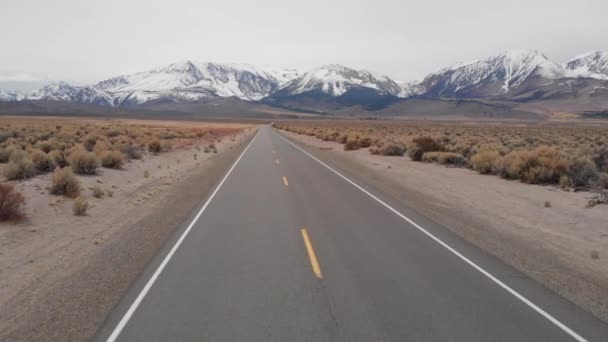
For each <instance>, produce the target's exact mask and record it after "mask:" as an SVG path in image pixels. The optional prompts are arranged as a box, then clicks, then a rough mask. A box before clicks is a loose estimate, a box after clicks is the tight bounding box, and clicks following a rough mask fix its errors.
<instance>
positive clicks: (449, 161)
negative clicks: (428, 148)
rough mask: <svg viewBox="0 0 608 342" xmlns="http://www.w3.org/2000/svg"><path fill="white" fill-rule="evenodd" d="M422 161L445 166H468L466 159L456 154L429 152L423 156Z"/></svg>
mask: <svg viewBox="0 0 608 342" xmlns="http://www.w3.org/2000/svg"><path fill="white" fill-rule="evenodd" d="M422 161H424V162H435V163H439V164H444V165H466V162H467V161H466V159H465V158H464V157H463V156H462V155H461V154H459V153H455V152H427V153H425V154H423V155H422Z"/></svg>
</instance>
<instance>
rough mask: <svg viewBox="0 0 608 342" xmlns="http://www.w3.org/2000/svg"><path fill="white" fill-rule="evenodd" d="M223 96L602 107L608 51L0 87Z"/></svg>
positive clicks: (68, 93) (10, 96)
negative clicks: (555, 57) (414, 77)
mask: <svg viewBox="0 0 608 342" xmlns="http://www.w3.org/2000/svg"><path fill="white" fill-rule="evenodd" d="M219 98H234V99H238V100H241V101H246V102H252V103H259V104H264V105H269V106H275V107H282V108H288V109H293V110H305V111H314V112H322V113H332V112H336V111H343V110H344V109H345V108H358V109H361V110H374V111H376V110H383V109H385V108H387V107H390V106H393V105H395V104H398V103H401V102H403V101H407V100H412V99H417V100H421V99H424V100H451V101H453V100H479V101H486V102H487V101H506V102H510V103H526V104H537V103H541V104H546V103H547V101H550V102H551V103H558V102H559V103H561V102H564V101H568V104H569V105H570V107H571V108H574V109H575V110H577V106H576V105H574V106H572V104H573V103H574V104H580V106H579V107H580V108H579V109H580V110H588V109H603V110H605V109H606V108H608V53H605V52H590V53H586V54H583V55H580V56H577V57H575V58H573V59H571V60H569V61H567V62H566V63H556V62H553V61H551V60H549V59H548V58H547V57H546V56H545V55H544V54H542V53H541V52H538V51H535V50H516V51H506V52H503V53H500V54H498V55H495V56H491V57H488V58H485V59H481V60H478V61H474V62H470V63H460V64H457V65H454V66H451V67H447V68H443V69H440V70H438V71H436V72H434V73H431V74H430V75H428V76H427V77H425V78H424V79H423V80H422V81H420V82H400V81H396V80H393V79H391V78H389V77H388V76H384V75H379V74H376V73H373V72H370V71H366V70H356V69H352V68H348V67H345V66H342V65H337V64H329V65H324V66H321V67H318V68H315V69H313V70H309V71H307V72H301V71H298V70H292V69H280V68H258V67H255V66H252V65H248V64H234V63H232V64H229V63H208V62H196V61H182V62H178V63H173V64H170V65H167V66H163V67H159V68H155V69H152V70H148V71H144V72H139V73H135V74H129V75H121V76H117V77H113V78H110V79H107V80H104V81H101V82H98V83H95V84H91V85H87V86H72V85H70V84H68V83H65V82H57V83H52V84H49V85H47V86H45V87H42V88H40V89H38V90H36V91H33V92H31V93H29V94H23V93H20V92H16V91H15V92H7V91H0V101H5V102H7V101H9V102H23V101H25V102H31V101H60V102H69V103H77V104H93V105H102V106H109V107H128V108H131V107H138V106H147V107H150V106H154V105H167V104H181V103H190V104H191V103H198V102H209V101H212V100H213V99H219ZM556 101H557V102H556ZM560 101H561V102H560ZM419 102H420V101H418V102H417V103H419Z"/></svg>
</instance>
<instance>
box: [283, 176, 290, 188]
mask: <svg viewBox="0 0 608 342" xmlns="http://www.w3.org/2000/svg"><path fill="white" fill-rule="evenodd" d="M283 183H285V186H288V185H289V183H287V177H285V176H283Z"/></svg>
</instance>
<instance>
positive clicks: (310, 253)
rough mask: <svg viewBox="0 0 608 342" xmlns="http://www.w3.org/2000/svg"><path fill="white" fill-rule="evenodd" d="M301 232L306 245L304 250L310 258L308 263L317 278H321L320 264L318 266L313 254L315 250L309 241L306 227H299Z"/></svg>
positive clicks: (315, 256)
mask: <svg viewBox="0 0 608 342" xmlns="http://www.w3.org/2000/svg"><path fill="white" fill-rule="evenodd" d="M300 232H301V233H302V238H303V239H304V245H305V246H306V251H307V252H308V258H309V259H310V265H311V266H312V271H313V273H314V274H315V276H317V278H319V279H323V274H322V273H321V266H319V260H317V255H316V254H315V250H314V249H313V248H312V243H311V242H310V238H309V237H308V232H307V231H306V228H302V229H300Z"/></svg>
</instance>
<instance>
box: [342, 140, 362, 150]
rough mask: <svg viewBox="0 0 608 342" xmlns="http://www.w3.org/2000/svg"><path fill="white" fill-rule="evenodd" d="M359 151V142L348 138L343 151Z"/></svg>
mask: <svg viewBox="0 0 608 342" xmlns="http://www.w3.org/2000/svg"><path fill="white" fill-rule="evenodd" d="M358 149H359V140H357V139H355V138H348V139H347V140H346V142H345V143H344V151H352V150H358Z"/></svg>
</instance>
